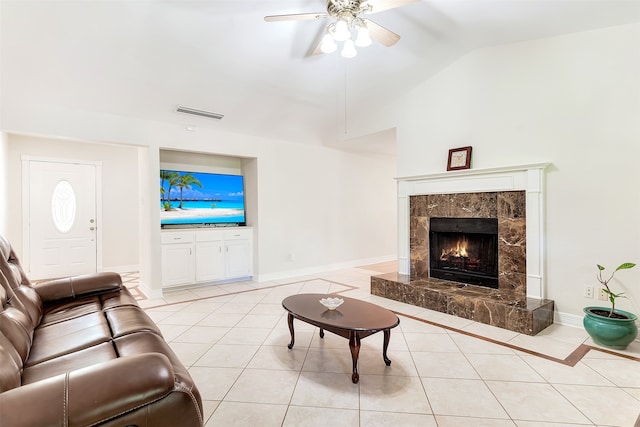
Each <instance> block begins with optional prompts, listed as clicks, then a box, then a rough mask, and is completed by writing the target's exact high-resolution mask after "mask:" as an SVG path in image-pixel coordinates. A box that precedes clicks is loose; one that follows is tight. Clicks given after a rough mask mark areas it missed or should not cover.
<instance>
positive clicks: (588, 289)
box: [584, 286, 593, 299]
mask: <svg viewBox="0 0 640 427" xmlns="http://www.w3.org/2000/svg"><path fill="white" fill-rule="evenodd" d="M584 297H585V298H591V299H593V286H585V287H584Z"/></svg>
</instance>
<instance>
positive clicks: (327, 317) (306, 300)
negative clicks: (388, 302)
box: [282, 294, 400, 384]
mask: <svg viewBox="0 0 640 427" xmlns="http://www.w3.org/2000/svg"><path fill="white" fill-rule="evenodd" d="M327 296H332V297H335V296H336V295H326V294H298V295H292V296H290V297H287V298H285V299H284V300H283V301H282V306H283V307H284V309H285V310H287V311H288V312H289V315H288V323H289V331H291V343H289V345H288V346H287V347H289V349H292V348H293V344H294V343H295V336H294V332H293V319H294V318H296V319H298V320H302V321H303V322H305V323H309V324H311V325H314V326H317V327H318V328H320V338H324V331H325V330H326V331H329V332H332V333H334V334H336V335H340V336H341V337H344V338H347V339H348V340H349V349H350V350H351V359H352V361H353V373H352V374H351V381H353V383H354V384H355V383H357V382H358V381H359V380H360V376H359V375H358V355H359V354H360V340H361V339H362V338H366V337H368V336H369V335H373V334H375V333H376V332H380V331H382V332H383V334H384V341H383V347H382V359H383V360H384V363H385V364H386V365H387V366H389V365H391V360H389V358H388V357H387V347H389V339H390V338H391V328H395V327H396V326H398V324H400V319H398V316H396V315H395V314H394V313H393V312H392V311H389V310H387V309H386V308H382V307H380V306H378V305H375V304H371V303H370V302H366V301H360V300H357V299H353V298H347V297H343V296H340V298H342V299H343V300H344V303H343V304H342V305H341V306H340V307H338V308H337V309H335V310H329V309H327V308H325V307H324V306H323V305H322V304H320V299H322V298H326V297H327Z"/></svg>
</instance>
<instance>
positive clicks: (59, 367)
mask: <svg viewBox="0 0 640 427" xmlns="http://www.w3.org/2000/svg"><path fill="white" fill-rule="evenodd" d="M116 358H118V355H117V354H116V351H115V349H114V347H113V344H112V343H110V342H108V343H102V344H98V345H96V346H93V347H88V348H85V349H82V350H79V351H75V352H73V353H68V354H64V355H62V356H59V357H55V358H53V359H49V360H46V361H44V362H41V363H38V364H35V365H32V366H29V367H27V368H25V369H24V371H23V372H22V384H23V385H24V384H30V383H33V382H36V381H40V380H44V379H47V378H51V377H54V376H56V375H60V374H64V373H66V372H69V371H74V370H76V369H81V368H86V367H87V366H91V365H95V364H97V363H102V362H107V361H109V360H113V359H116Z"/></svg>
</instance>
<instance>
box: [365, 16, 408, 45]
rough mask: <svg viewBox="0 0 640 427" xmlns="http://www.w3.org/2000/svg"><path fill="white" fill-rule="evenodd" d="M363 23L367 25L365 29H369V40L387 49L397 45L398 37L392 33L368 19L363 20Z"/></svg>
mask: <svg viewBox="0 0 640 427" xmlns="http://www.w3.org/2000/svg"><path fill="white" fill-rule="evenodd" d="M363 21H364V22H365V23H366V24H367V28H368V29H369V36H371V38H372V39H374V40H375V41H377V42H378V43H380V44H383V45H385V46H387V47H389V46H393V45H394V44H396V43H398V40H400V36H399V35H397V34H396V33H394V32H393V31H391V30H387V29H386V28H384V27H382V26H380V25H378V24H376V23H375V22H373V21H370V20H368V19H363Z"/></svg>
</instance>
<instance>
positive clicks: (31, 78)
mask: <svg viewBox="0 0 640 427" xmlns="http://www.w3.org/2000/svg"><path fill="white" fill-rule="evenodd" d="M371 1H372V2H373V1H374V0H371ZM0 6H1V9H0V12H1V15H2V16H1V27H2V29H1V31H2V58H1V59H2V65H1V71H2V90H3V92H2V104H3V105H2V106H3V108H4V109H7V108H11V106H12V103H18V102H20V103H21V105H27V106H28V105H29V103H58V104H60V105H64V106H65V107H66V108H70V109H78V110H85V111H94V112H100V113H108V114H116V115H123V116H131V117H134V118H138V119H145V120H153V121H164V122H175V123H177V124H181V125H195V126H197V127H212V128H219V129H224V130H230V131H238V132H244V133H248V134H256V135H263V136H267V137H275V138H280V139H286V140H292V141H299V142H312V143H313V142H319V143H331V142H332V141H335V140H339V139H341V138H344V137H345V136H349V135H348V132H347V128H348V117H349V114H352V113H353V112H362V111H366V110H367V108H369V107H371V106H375V105H381V104H384V103H388V102H391V101H393V100H394V99H396V98H397V97H399V96H401V95H402V94H403V93H405V92H406V91H408V90H410V89H411V88H412V87H414V86H415V85H417V84H419V83H420V82H422V81H424V80H425V79H427V78H429V76H432V75H434V74H435V73H437V72H439V71H440V70H442V69H443V68H444V67H446V66H447V65H449V64H451V63H452V62H454V61H456V60H457V59H458V58H460V57H461V56H463V55H465V54H466V53H468V52H470V51H472V50H474V49H478V48H482V47H487V46H494V45H499V44H506V43H514V42H519V41H524V40H529V39H536V38H542V37H548V36H554V35H559V34H565V33H571V32H578V31H585V30H591V29H597V28H602V27H607V26H613V25H621V24H626V23H631V22H639V21H640V0H625V1H616V0H468V1H463V0H421V1H420V0H418V1H416V2H414V3H411V4H408V5H405V6H403V7H400V8H396V9H392V10H387V11H383V12H380V13H378V14H374V15H369V18H370V19H372V20H374V21H375V22H377V23H378V24H380V25H383V26H384V27H386V28H389V29H391V30H392V31H394V32H396V33H397V34H399V35H400V36H401V39H400V41H399V42H398V43H397V44H396V45H394V46H392V47H384V46H382V45H379V44H376V43H375V42H374V44H373V45H372V46H370V47H367V48H363V49H360V50H359V53H358V56H357V57H355V58H353V59H344V58H342V57H340V55H339V54H338V53H333V54H325V55H319V56H310V55H309V52H310V50H311V49H312V48H313V47H314V46H315V44H316V43H317V42H318V40H319V39H320V37H321V36H322V33H323V31H324V28H325V27H326V25H327V24H328V23H329V22H330V21H329V20H328V19H320V20H310V21H296V22H265V21H264V19H263V18H264V16H265V15H275V14H287V13H304V12H322V11H324V10H325V1H324V0H200V1H190V0H175V1H162V0H149V1H145V0H130V1H125V0H122V1H119V0H105V1H66V0H56V1H23V0H20V1H11V0H3V1H2V3H1V5H0ZM178 104H181V105H185V106H189V107H193V108H199V109H204V110H209V111H214V112H218V113H222V114H224V115H225V117H224V119H223V120H222V121H214V120H211V119H204V118H199V117H193V116H185V115H184V114H181V113H177V112H176V111H175V108H176V105H178Z"/></svg>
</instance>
